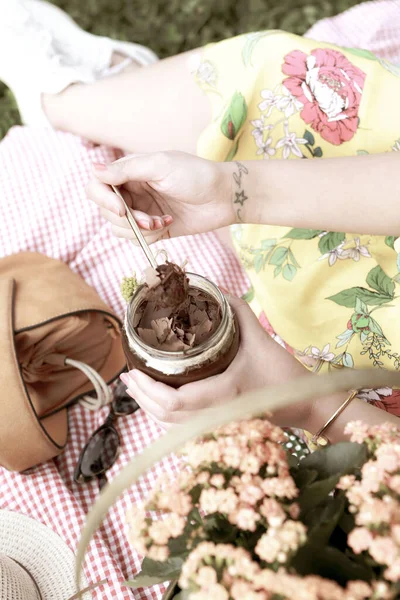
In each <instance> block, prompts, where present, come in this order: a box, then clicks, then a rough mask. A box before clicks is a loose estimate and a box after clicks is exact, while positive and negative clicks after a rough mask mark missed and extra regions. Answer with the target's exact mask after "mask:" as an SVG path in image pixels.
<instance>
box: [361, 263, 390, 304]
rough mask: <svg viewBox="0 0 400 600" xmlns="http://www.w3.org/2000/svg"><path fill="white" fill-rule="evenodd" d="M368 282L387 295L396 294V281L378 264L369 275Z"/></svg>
mask: <svg viewBox="0 0 400 600" xmlns="http://www.w3.org/2000/svg"><path fill="white" fill-rule="evenodd" d="M367 283H368V285H369V286H370V287H372V288H373V289H374V290H376V291H377V292H380V293H382V294H384V295H385V296H392V297H393V295H394V283H393V281H392V280H391V279H390V277H388V276H387V275H386V273H385V271H384V270H383V269H382V267H380V266H379V265H377V266H376V267H374V268H373V269H372V270H371V271H370V272H369V273H368V275H367Z"/></svg>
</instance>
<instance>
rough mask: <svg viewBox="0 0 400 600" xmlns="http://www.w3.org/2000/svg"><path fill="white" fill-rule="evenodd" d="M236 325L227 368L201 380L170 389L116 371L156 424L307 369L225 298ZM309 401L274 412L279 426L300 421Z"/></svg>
mask: <svg viewBox="0 0 400 600" xmlns="http://www.w3.org/2000/svg"><path fill="white" fill-rule="evenodd" d="M229 302H230V304H231V306H232V308H233V310H234V311H235V312H236V315H237V317H238V321H239V326H240V335H241V341H240V347H239V351H238V353H237V355H236V358H235V359H234V360H233V362H232V363H231V365H230V366H229V367H228V369H227V370H226V371H225V372H224V373H222V374H221V375H215V376H213V377H209V378H207V379H203V380H202V381H198V382H193V383H188V384H186V385H183V386H182V387H180V388H178V389H174V388H172V387H170V386H168V385H165V384H164V383H160V382H157V381H154V380H153V379H151V378H150V377H149V376H148V375H145V374H144V373H142V372H141V371H138V370H134V371H130V373H129V374H123V375H121V379H122V381H123V382H124V383H125V385H126V386H127V387H128V393H129V394H130V395H131V396H133V397H134V398H135V400H136V401H137V402H138V404H140V406H141V407H142V408H143V409H144V410H145V411H146V412H147V413H148V414H149V415H150V416H151V417H152V418H153V419H155V420H156V421H157V422H158V423H159V424H160V425H161V426H163V427H166V426H168V425H170V424H173V423H184V422H185V421H186V420H187V419H190V418H192V417H194V416H196V413H198V412H199V411H201V410H202V409H204V408H207V407H210V406H213V405H216V404H217V403H220V402H223V401H226V400H229V399H232V398H234V397H236V396H237V395H239V394H241V393H243V392H247V391H249V390H252V389H255V388H260V387H263V386H266V385H274V384H278V383H280V382H283V381H286V380H288V379H291V378H295V377H298V376H300V375H303V374H306V373H307V371H306V369H305V368H304V367H303V366H302V365H301V364H300V363H299V362H298V361H297V360H296V359H295V358H294V357H293V356H292V355H291V354H289V353H288V352H286V350H284V348H282V347H281V346H280V345H279V344H277V343H276V342H275V341H274V340H273V339H272V338H271V337H270V336H269V335H268V334H267V333H266V332H265V331H264V329H263V328H262V327H261V325H260V323H259V321H258V319H257V318H256V316H255V315H254V313H253V312H252V311H251V309H250V307H249V306H248V304H247V303H246V302H244V301H243V300H239V299H238V298H233V297H229ZM310 409H311V405H309V404H308V403H307V404H304V405H296V409H295V410H290V409H288V411H277V412H276V413H275V419H274V420H275V421H276V422H277V423H279V424H281V425H287V426H290V425H292V426H297V427H301V426H302V425H304V423H305V422H306V420H307V419H308V416H309V411H310Z"/></svg>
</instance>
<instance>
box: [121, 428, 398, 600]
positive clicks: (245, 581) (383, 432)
mask: <svg viewBox="0 0 400 600" xmlns="http://www.w3.org/2000/svg"><path fill="white" fill-rule="evenodd" d="M347 433H349V434H350V439H351V441H350V442H342V443H339V444H335V445H332V446H328V447H327V448H324V449H320V450H317V451H316V452H314V453H312V454H310V455H309V456H307V457H306V458H304V459H303V460H301V461H298V460H297V459H295V458H294V457H293V456H291V455H290V454H289V452H288V451H287V450H286V449H285V448H284V445H283V443H284V441H285V437H284V432H283V431H282V430H281V429H280V428H279V427H277V426H275V425H273V424H271V423H270V421H269V420H268V419H267V418H266V417H259V418H253V419H251V420H247V421H240V422H235V423H231V424H229V425H226V426H223V427H221V428H219V429H217V430H216V431H214V432H213V433H211V434H208V435H204V436H202V437H201V438H199V439H197V440H195V441H194V442H192V443H190V444H189V445H186V447H185V448H184V451H183V452H182V459H183V469H182V471H181V473H180V474H179V476H178V478H177V479H176V480H175V481H172V482H171V481H169V480H167V479H164V480H161V481H159V482H158V484H157V486H156V488H155V489H154V491H153V493H152V495H151V497H150V498H148V501H147V502H146V505H145V506H142V507H134V508H132V509H131V511H130V513H129V516H128V518H129V524H130V541H131V543H132V545H133V546H134V547H135V548H136V550H137V551H138V552H139V553H140V554H142V555H143V556H144V557H145V558H144V560H143V564H142V571H141V573H140V574H139V575H138V576H137V577H136V578H135V580H134V581H131V582H127V585H129V586H131V587H143V586H149V585H153V584H156V583H162V582H164V581H166V580H174V581H176V585H175V587H173V589H172V588H171V591H170V596H169V597H171V598H172V597H173V598H175V599H176V600H178V598H179V600H186V599H187V600H189V599H190V600H286V599H287V600H289V599H293V598H296V600H302V599H304V600H342V599H344V600H364V599H378V598H379V599H394V598H400V583H399V581H400V430H398V429H397V428H396V427H393V426H389V425H382V426H376V427H370V428H368V427H366V426H365V425H363V424H362V423H359V422H356V423H351V424H349V425H348V428H347Z"/></svg>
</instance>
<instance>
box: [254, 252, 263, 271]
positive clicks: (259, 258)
mask: <svg viewBox="0 0 400 600" xmlns="http://www.w3.org/2000/svg"><path fill="white" fill-rule="evenodd" d="M263 263H264V257H263V255H262V254H257V255H256V256H255V257H254V270H255V272H256V273H259V272H260V271H261V269H262V268H263Z"/></svg>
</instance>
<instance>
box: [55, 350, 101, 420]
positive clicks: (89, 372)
mask: <svg viewBox="0 0 400 600" xmlns="http://www.w3.org/2000/svg"><path fill="white" fill-rule="evenodd" d="M64 362H65V364H66V365H69V366H70V367H74V368H75V369H79V371H82V373H83V374H84V375H86V377H87V378H88V379H89V381H91V383H92V385H93V387H94V390H95V392H96V397H95V398H93V397H92V396H84V397H83V398H81V400H79V404H80V405H81V406H83V407H84V408H87V409H88V410H97V409H98V408H101V407H102V406H105V405H106V404H108V403H109V402H111V400H112V392H111V390H110V388H109V387H108V385H107V383H106V382H105V381H104V379H103V378H102V376H101V375H100V374H99V373H98V372H97V371H96V370H95V369H93V367H91V366H90V365H87V364H86V363H84V362H82V361H80V360H73V359H72V358H66V359H65V361H64Z"/></svg>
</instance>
